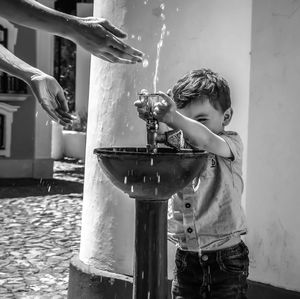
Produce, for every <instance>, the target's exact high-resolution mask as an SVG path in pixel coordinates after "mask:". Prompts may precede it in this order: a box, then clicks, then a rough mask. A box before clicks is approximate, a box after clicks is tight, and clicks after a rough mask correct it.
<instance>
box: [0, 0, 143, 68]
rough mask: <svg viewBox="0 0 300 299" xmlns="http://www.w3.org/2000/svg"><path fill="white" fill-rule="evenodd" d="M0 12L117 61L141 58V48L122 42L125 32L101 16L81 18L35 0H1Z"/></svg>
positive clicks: (14, 19) (102, 56) (92, 52)
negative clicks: (137, 48) (139, 49)
mask: <svg viewBox="0 0 300 299" xmlns="http://www.w3.org/2000/svg"><path fill="white" fill-rule="evenodd" d="M0 16H2V17H4V18H6V19H8V20H10V21H12V22H15V23H17V24H20V25H23V26H25V27H30V28H33V29H38V30H43V31H47V32H50V33H52V34H56V35H58V36H61V37H65V38H68V39H70V40H72V41H73V42H75V43H77V44H78V45H80V46H81V47H83V48H84V49H85V50H87V51H88V52H90V53H91V54H93V55H95V56H97V57H99V58H101V59H103V60H106V61H109V62H118V63H136V62H141V61H142V58H141V57H142V55H143V54H142V52H140V51H138V50H136V49H134V48H132V47H131V46H129V45H127V44H125V43H123V42H122V41H121V40H120V39H119V38H125V37H126V33H124V32H123V31H121V30H120V29H118V28H117V27H115V26H113V25H112V24H111V23H110V22H109V21H107V20H106V19H102V18H96V17H88V18H81V17H77V16H74V15H70V14H66V13H63V12H59V11H56V10H54V9H52V8H49V7H47V6H45V5H42V4H40V3H38V2H37V1H34V0H1V1H0Z"/></svg>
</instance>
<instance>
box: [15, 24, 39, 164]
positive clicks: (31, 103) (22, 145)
mask: <svg viewBox="0 0 300 299" xmlns="http://www.w3.org/2000/svg"><path fill="white" fill-rule="evenodd" d="M15 26H16V27H17V28H18V38H17V42H16V46H15V55H16V56H18V57H20V58H21V59H23V60H24V61H26V62H27V63H29V64H33V65H34V64H35V62H36V51H35V49H36V48H35V44H36V38H35V32H34V30H32V29H28V28H25V27H22V26H18V25H15ZM24 45H26V46H24ZM29 92H30V91H29ZM12 104H13V105H16V106H20V108H19V110H18V111H17V112H16V113H14V121H13V124H12V143H11V158H12V159H33V157H34V131H35V129H34V126H35V99H34V97H33V96H32V95H29V97H28V98H27V99H26V100H25V101H22V102H21V101H20V102H12ZM25 124H26V127H25Z"/></svg>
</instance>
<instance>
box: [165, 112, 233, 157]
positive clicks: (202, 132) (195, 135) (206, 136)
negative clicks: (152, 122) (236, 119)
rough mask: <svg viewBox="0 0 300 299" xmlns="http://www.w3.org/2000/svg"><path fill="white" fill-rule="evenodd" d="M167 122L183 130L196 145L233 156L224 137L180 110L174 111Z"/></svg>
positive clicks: (226, 155)
mask: <svg viewBox="0 0 300 299" xmlns="http://www.w3.org/2000/svg"><path fill="white" fill-rule="evenodd" d="M166 124H167V125H168V126H170V127H172V128H174V129H180V130H182V132H183V135H184V137H185V138H186V139H188V141H189V143H190V144H191V145H193V146H194V147H197V148H199V149H201V150H205V151H208V152H210V153H214V154H216V155H218V156H222V157H224V158H232V157H233V155H232V152H231V150H230V148H229V146H228V144H227V143H226V141H225V140H224V139H223V138H222V137H220V136H219V135H217V134H215V133H213V132H212V131H211V130H209V129H208V128H207V127H206V126H204V125H203V124H201V123H199V122H197V121H195V120H193V119H191V118H188V117H186V116H184V115H182V114H181V113H179V112H178V111H176V112H175V113H173V117H172V118H170V120H169V121H168V122H166Z"/></svg>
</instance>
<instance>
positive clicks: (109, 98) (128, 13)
mask: <svg viewBox="0 0 300 299" xmlns="http://www.w3.org/2000/svg"><path fill="white" fill-rule="evenodd" d="M160 4H161V1H158V0H153V1H147V0H146V1H140V0H130V1H129V0H128V1H125V0H123V1H120V0H118V1H116V0H114V1H112V0H106V1H105V0H102V1H95V3H94V15H95V16H103V17H105V18H107V19H109V20H110V21H111V22H112V23H114V24H115V25H117V26H120V27H121V28H122V29H124V30H125V31H126V32H128V33H129V38H128V43H130V44H131V45H133V46H135V47H137V48H139V49H141V50H142V51H144V52H145V53H146V58H147V59H148V60H149V66H148V67H147V68H143V67H142V66H141V65H140V66H131V65H129V66H124V65H112V64H110V65H109V64H108V63H106V62H104V61H101V60H99V59H96V58H94V57H93V58H92V62H91V82H90V98H89V101H90V103H89V120H88V121H89V122H88V136H87V151H86V167H85V169H86V172H85V187H84V188H85V189H84V203H83V218H82V237H81V247H80V255H79V257H80V259H81V261H83V262H85V263H86V264H89V265H93V266H95V267H97V268H99V269H102V270H108V271H112V272H115V273H122V274H129V275H132V266H133V262H132V257H133V245H134V244H133V233H134V232H133V227H134V222H133V221H134V220H133V219H134V201H133V200H132V199H129V198H128V197H127V196H125V195H124V194H122V193H121V192H120V191H119V190H117V189H116V188H115V187H113V186H112V184H111V183H110V182H108V180H107V178H106V177H105V175H104V174H103V173H102V171H101V169H100V168H99V166H98V165H97V160H96V157H95V156H94V155H93V149H94V148H96V147H99V146H112V145H123V146H126V145H127V146H128V145H130V146H137V145H143V146H145V142H146V135H145V125H144V123H143V121H141V120H139V119H138V118H137V115H136V111H135V109H134V108H133V101H134V99H135V98H136V93H137V92H138V91H139V90H140V89H142V88H147V89H149V90H150V91H152V90H153V75H154V70H155V60H156V48H157V43H158V41H159V39H160V35H161V28H162V26H163V24H165V25H166V30H167V32H166V36H165V39H164V44H163V46H162V49H161V57H160V63H159V69H158V77H159V81H158V84H157V86H158V89H159V90H165V91H166V90H167V89H168V88H169V87H172V85H173V84H174V83H175V82H176V81H177V80H178V78H179V77H181V76H182V75H184V74H185V73H186V72H187V71H189V70H192V69H197V68H201V67H210V68H212V69H213V70H215V71H218V72H220V73H221V74H223V75H224V77H226V78H227V79H228V81H229V83H230V85H231V90H232V100H233V107H234V110H235V115H234V119H233V123H232V129H233V128H234V129H236V130H238V131H239V132H240V133H241V135H242V138H243V139H244V142H245V143H247V126H248V113H247V109H248V101H249V76H250V70H249V67H250V58H249V51H250V31H251V1H250V0H247V1H239V0H230V1H223V0H214V1H204V0H202V1H199V0H190V1H188V5H186V3H184V4H183V2H182V1H180V0H168V1H164V4H165V9H164V10H162V9H161V8H160ZM161 13H163V14H165V20H163V19H162V18H161V17H160V14H161ZM245 157H246V155H245ZM171 251H172V250H171ZM171 259H172V258H171V257H170V260H171ZM170 268H172V263H171V265H170ZM170 274H172V272H170Z"/></svg>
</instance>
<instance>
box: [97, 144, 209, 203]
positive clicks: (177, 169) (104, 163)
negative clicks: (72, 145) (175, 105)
mask: <svg viewBox="0 0 300 299" xmlns="http://www.w3.org/2000/svg"><path fill="white" fill-rule="evenodd" d="M94 153H95V154H96V155H97V157H98V161H99V163H100V165H101V167H102V169H103V171H104V172H105V174H106V175H107V176H108V178H109V179H110V180H111V182H112V183H113V184H114V185H115V186H117V187H118V188H120V189H121V190H123V191H124V192H125V193H127V194H128V195H129V196H130V197H134V198H139V199H153V200H159V199H160V200H162V199H168V198H170V196H171V195H172V194H174V193H176V192H177V191H179V190H181V189H182V188H184V187H185V186H186V185H187V184H188V183H189V182H191V181H192V180H193V178H194V177H195V176H196V175H197V173H198V172H199V170H200V168H201V166H202V165H203V163H204V161H205V160H206V153H205V152H203V151H193V150H183V151H176V150H173V149H169V148H159V149H158V152H157V153H155V154H153V153H149V152H147V149H146V148H135V147H132V148H130V147H110V148H97V149H95V150H94Z"/></svg>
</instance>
